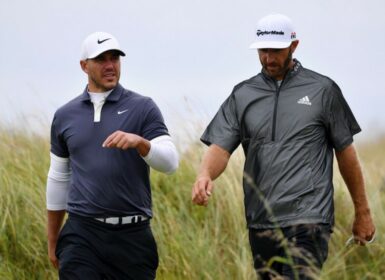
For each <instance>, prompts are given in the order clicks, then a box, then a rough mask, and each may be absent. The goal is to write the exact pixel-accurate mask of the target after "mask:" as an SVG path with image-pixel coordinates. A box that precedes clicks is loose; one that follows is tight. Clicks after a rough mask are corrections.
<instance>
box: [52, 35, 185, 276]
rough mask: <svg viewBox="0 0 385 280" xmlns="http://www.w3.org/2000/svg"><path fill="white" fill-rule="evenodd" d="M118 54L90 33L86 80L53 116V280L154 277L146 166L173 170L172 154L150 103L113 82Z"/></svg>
mask: <svg viewBox="0 0 385 280" xmlns="http://www.w3.org/2000/svg"><path fill="white" fill-rule="evenodd" d="M120 56H125V53H124V52H123V51H122V50H121V48H120V46H119V43H118V41H117V40H116V38H115V37H114V36H112V35H111V34H108V33H105V32H96V33H93V34H91V35H89V36H88V37H87V38H86V39H85V40H84V42H83V45H82V56H81V61H80V65H81V68H82V70H83V71H84V72H85V73H86V74H87V75H88V85H87V87H86V88H85V90H84V92H83V93H82V94H81V95H79V96H78V97H76V98H74V99H73V100H71V101H70V102H68V103H67V104H65V105H64V106H62V107H61V108H59V109H58V110H57V111H56V113H55V116H54V118H53V121H52V127H51V165H50V169H49V172H48V179H47V209H48V254H49V258H50V260H51V262H52V264H53V265H54V266H55V267H56V268H58V269H59V276H60V279H154V278H155V276H156V269H157V266H158V253H157V248H156V243H155V240H154V237H153V235H152V232H151V228H150V223H149V221H150V219H151V217H152V211H151V189H150V181H149V167H152V168H154V169H156V170H158V171H161V172H164V173H172V172H174V171H175V170H176V168H177V166H178V154H177V151H176V148H175V146H174V144H173V142H172V140H171V137H170V136H169V133H168V130H167V127H166V125H165V124H164V120H163V117H162V115H161V112H160V111H159V109H158V107H157V106H156V104H155V103H154V102H153V101H152V100H151V99H150V98H148V97H144V96H141V95H139V94H137V93H135V92H132V91H130V90H127V89H124V88H123V87H122V86H121V85H120V84H119V78H120ZM65 211H67V212H68V219H67V220H66V223H65V224H64V227H63V228H62V229H61V226H62V224H63V220H64V215H65Z"/></svg>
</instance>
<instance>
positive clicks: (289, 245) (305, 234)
mask: <svg viewBox="0 0 385 280" xmlns="http://www.w3.org/2000/svg"><path fill="white" fill-rule="evenodd" d="M330 233H331V228H330V226H328V225H321V224H307V225H306V224H304V225H296V226H291V227H287V228H281V229H279V230H266V229H252V228H250V229H249V241H250V246H251V251H252V254H253V259H254V268H255V269H256V272H257V274H258V276H259V277H260V278H261V279H272V278H274V277H277V276H280V277H284V279H316V278H317V276H318V274H319V271H320V269H321V268H322V265H323V263H324V262H325V260H326V258H327V255H328V242H329V238H330Z"/></svg>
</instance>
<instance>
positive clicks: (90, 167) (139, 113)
mask: <svg viewBox="0 0 385 280" xmlns="http://www.w3.org/2000/svg"><path fill="white" fill-rule="evenodd" d="M117 130H121V131H124V132H128V133H133V134H137V135H140V136H142V137H144V138H145V139H147V140H151V139H153V138H155V137H158V136H161V135H168V130H167V127H166V125H165V124H164V120H163V117H162V114H161V112H160V110H159V108H158V107H157V106H156V104H155V103H154V102H153V100H152V99H151V98H148V97H144V96H141V95H139V94H137V93H134V92H132V91H129V90H126V89H124V88H123V87H122V86H121V85H119V84H118V85H117V87H116V88H115V89H114V90H113V91H112V92H111V93H110V95H109V96H108V97H107V99H106V102H105V103H104V105H103V108H102V112H101V119H100V122H94V107H93V104H92V103H91V100H90V97H89V95H88V92H87V89H85V90H84V92H83V94H81V95H80V96H78V97H76V98H75V99H73V100H71V101H70V102H68V103H67V104H65V105H64V106H62V107H61V108H59V109H58V110H57V111H56V113H55V115H54V119H53V122H52V127H51V152H52V153H53V154H55V155H56V156H58V157H64V158H69V160H70V167H71V169H72V176H71V184H70V191H69V195H68V204H67V211H68V212H70V213H74V214H78V215H82V216H90V217H106V216H126V215H135V214H142V215H147V216H149V217H152V211H151V189H150V179H149V172H150V170H149V166H148V165H147V164H146V162H145V161H144V160H143V159H142V158H141V157H140V155H139V153H138V152H137V151H136V149H128V150H121V149H117V148H103V147H102V143H103V142H104V141H105V139H106V138H107V137H108V136H109V135H110V134H112V133H113V132H115V131H117Z"/></svg>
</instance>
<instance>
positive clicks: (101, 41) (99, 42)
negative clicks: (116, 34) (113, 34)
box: [98, 38, 111, 44]
mask: <svg viewBox="0 0 385 280" xmlns="http://www.w3.org/2000/svg"><path fill="white" fill-rule="evenodd" d="M110 39H111V38H107V39H104V40H99V39H98V44H101V43H103V42H105V41H107V40H110Z"/></svg>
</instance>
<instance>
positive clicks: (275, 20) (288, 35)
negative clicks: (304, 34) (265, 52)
mask: <svg viewBox="0 0 385 280" xmlns="http://www.w3.org/2000/svg"><path fill="white" fill-rule="evenodd" d="M295 40H297V37H296V32H295V30H294V26H293V24H292V22H291V19H290V18H288V17H287V16H284V15H281V14H272V15H268V16H265V17H263V18H261V19H260V20H259V21H258V24H257V32H256V40H255V42H254V43H253V44H251V45H250V49H284V48H287V47H289V46H290V44H291V42H293V41H295Z"/></svg>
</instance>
